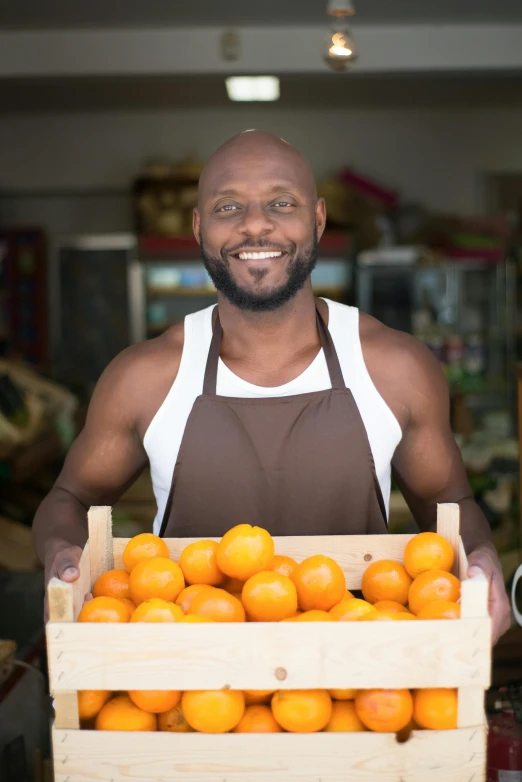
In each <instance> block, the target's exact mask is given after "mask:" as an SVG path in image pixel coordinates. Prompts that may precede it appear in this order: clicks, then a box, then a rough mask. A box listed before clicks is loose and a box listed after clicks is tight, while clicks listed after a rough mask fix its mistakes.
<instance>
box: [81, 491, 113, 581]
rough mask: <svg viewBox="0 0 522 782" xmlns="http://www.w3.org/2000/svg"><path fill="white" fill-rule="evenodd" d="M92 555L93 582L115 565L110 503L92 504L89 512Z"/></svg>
mask: <svg viewBox="0 0 522 782" xmlns="http://www.w3.org/2000/svg"><path fill="white" fill-rule="evenodd" d="M87 519H88V523H89V547H90V557H91V584H93V585H94V584H95V583H96V581H97V580H98V578H99V577H100V576H101V575H102V573H106V572H107V570H111V568H113V567H114V561H113V556H112V509H111V508H110V506H108V505H100V506H92V507H91V508H89V512H88V514H87Z"/></svg>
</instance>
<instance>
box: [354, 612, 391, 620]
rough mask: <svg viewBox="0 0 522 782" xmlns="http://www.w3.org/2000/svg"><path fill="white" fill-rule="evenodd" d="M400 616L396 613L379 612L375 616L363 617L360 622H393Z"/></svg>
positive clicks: (367, 615)
mask: <svg viewBox="0 0 522 782" xmlns="http://www.w3.org/2000/svg"><path fill="white" fill-rule="evenodd" d="M398 616H399V614H396V613H395V612H394V611H377V612H376V613H375V614H366V615H365V616H361V619H360V621H361V622H364V621H366V622H368V621H374V622H393V620H394V619H397V617H398Z"/></svg>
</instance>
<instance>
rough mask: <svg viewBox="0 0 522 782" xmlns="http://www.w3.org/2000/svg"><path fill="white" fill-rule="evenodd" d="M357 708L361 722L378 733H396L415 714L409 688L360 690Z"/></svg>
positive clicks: (357, 697) (356, 700)
mask: <svg viewBox="0 0 522 782" xmlns="http://www.w3.org/2000/svg"><path fill="white" fill-rule="evenodd" d="M355 709H356V711H357V715H358V717H359V719H360V720H361V722H362V723H363V724H364V725H366V727H367V728H369V729H370V730H374V731H377V732H378V733H396V732H397V731H398V730H402V728H405V727H406V725H407V724H408V722H409V721H410V720H411V718H412V715H413V699H412V697H411V693H410V691H409V690H359V692H358V693H357V695H356V696H355Z"/></svg>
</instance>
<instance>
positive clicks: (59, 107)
mask: <svg viewBox="0 0 522 782" xmlns="http://www.w3.org/2000/svg"><path fill="white" fill-rule="evenodd" d="M231 105H232V104H231V103H230V101H229V100H228V98H227V96H226V93H225V85H224V79H223V77H222V76H182V77H179V76H178V77H153V78H151V77H147V78H145V77H125V78H123V77H121V78H113V77H110V78H109V77H103V78H83V79H77V78H74V79H66V78H56V79H0V115H1V114H2V113H8V112H26V111H27V112H40V111H41V112H50V111H54V112H58V111H67V112H71V111H106V110H114V109H119V110H168V109H174V108H182V107H192V108H198V107H204V108H208V107H211V106H217V107H228V108H230V107H231ZM252 105H253V104H243V105H242V104H235V106H236V108H239V109H243V110H245V111H250V110H251V109H252ZM262 105H263V106H264V107H265V108H266V109H267V110H273V109H284V108H293V107H306V108H310V107H318V108H321V107H322V108H380V109H382V108H387V107H394V108H397V107H403V108H411V107H415V108H451V107H458V108H466V107H485V106H486V107H488V106H491V107H495V106H496V107H504V108H505V107H509V106H522V74H520V73H516V74H497V75H491V74H469V75H462V74H446V75H444V76H440V75H437V76H435V75H422V76H418V75H409V76H405V75H389V76H383V75H382V74H381V75H377V76H368V75H361V74H356V73H353V74H351V75H350V77H349V78H342V79H340V78H339V77H338V76H337V75H336V74H324V75H308V76H306V78H303V77H302V76H299V75H285V76H281V99H280V100H279V101H278V102H277V103H273V104H262Z"/></svg>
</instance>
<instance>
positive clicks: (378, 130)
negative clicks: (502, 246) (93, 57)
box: [0, 107, 522, 230]
mask: <svg viewBox="0 0 522 782" xmlns="http://www.w3.org/2000/svg"><path fill="white" fill-rule="evenodd" d="M249 127H260V128H263V129H266V130H270V131H273V132H275V133H278V134H280V135H282V136H284V137H285V138H287V139H288V140H289V141H290V142H292V143H293V144H295V145H296V146H297V147H298V148H299V149H301V150H302V151H303V152H304V153H305V154H306V155H308V157H309V158H310V160H311V162H312V166H313V168H314V170H315V172H316V174H317V175H318V176H319V177H320V176H323V175H324V174H327V173H329V172H332V171H335V170H336V169H337V168H338V167H339V166H340V165H342V164H348V165H353V166H354V167H356V168H358V169H359V170H361V171H362V172H365V173H367V174H369V175H371V176H374V177H376V178H377V179H379V180H381V181H382V182H383V183H386V184H388V185H390V186H392V187H396V188H398V189H399V190H400V192H401V193H402V195H403V197H405V198H407V199H408V200H411V199H413V200H418V201H420V202H422V203H424V204H425V205H427V206H428V207H430V208H432V209H437V210H458V211H462V212H464V213H471V212H473V211H474V210H476V209H477V208H480V206H481V204H480V177H481V174H483V173H485V172H487V171H506V172H507V171H519V172H520V171H522V109H502V110H498V109H473V110H471V109H470V110H461V111H455V110H444V111H442V110H416V109H407V110H398V109H397V110H368V109H365V110H363V109H357V110H355V109H354V110H346V109H339V110H335V109H328V110H324V109H323V110H319V109H314V110H305V109H298V110H289V109H278V108H277V107H266V108H263V107H260V108H255V109H252V108H246V107H230V108H229V109H227V110H223V109H219V110H218V109H183V110H178V111H169V112H132V113H131V112H114V113H89V114H52V115H51V114H49V115H32V116H29V115H19V116H0V190H3V191H4V192H5V191H6V190H7V191H9V190H20V189H31V190H33V189H56V188H60V189H62V188H67V189H68V188H71V189H83V188H92V187H101V188H105V187H107V188H122V189H125V188H126V187H127V186H128V185H129V183H130V182H131V180H132V178H133V176H134V175H135V173H136V172H137V170H138V169H139V167H140V164H141V163H142V161H143V160H144V159H145V158H147V157H150V156H162V155H163V156H171V157H174V158H176V157H180V156H183V155H186V154H197V155H200V156H202V157H203V158H205V157H207V156H208V155H209V154H210V153H211V152H212V151H213V150H214V149H215V148H216V146H217V145H219V144H220V143H221V142H222V141H224V140H225V139H227V138H228V137H229V136H231V135H232V134H234V133H236V132H238V131H240V130H242V129H245V128H249ZM8 211H9V210H8ZM11 211H12V210H11ZM15 211H16V210H15ZM80 211H81V210H80ZM116 213H118V217H117V218H116V217H115V220H116V219H117V220H118V221H121V210H120V211H118V210H116V212H115V214H116ZM72 219H77V218H72ZM124 227H125V226H122V225H121V224H118V225H115V226H114V228H115V230H120V229H122V228H124ZM75 228H76V226H75V225H71V227H70V230H75Z"/></svg>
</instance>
